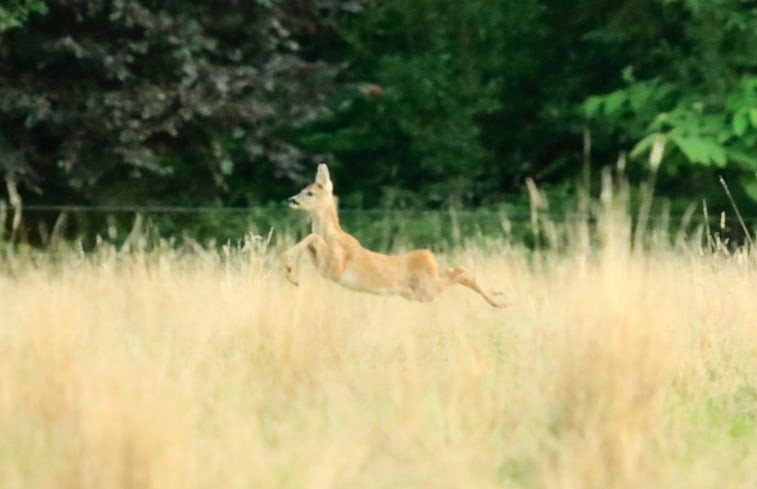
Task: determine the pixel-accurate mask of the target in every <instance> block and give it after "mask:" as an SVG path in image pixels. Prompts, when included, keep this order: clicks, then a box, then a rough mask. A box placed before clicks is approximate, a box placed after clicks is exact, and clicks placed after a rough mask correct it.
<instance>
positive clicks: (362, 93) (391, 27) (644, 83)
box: [0, 0, 757, 232]
mask: <svg viewBox="0 0 757 489" xmlns="http://www.w3.org/2000/svg"><path fill="white" fill-rule="evenodd" d="M46 10H49V13H48V15H44V16H41V15H32V16H29V14H30V13H33V12H45V11H46ZM21 23H24V24H23V27H22V28H16V29H9V27H10V26H16V25H19V24H21ZM0 31H2V33H0V42H1V43H2V48H1V49H0V176H6V175H12V176H13V177H14V178H15V179H16V180H18V181H19V186H20V187H19V188H20V189H21V193H22V194H23V197H24V199H25V201H26V202H27V203H30V202H31V203H33V202H34V201H37V202H44V203H54V202H67V203H71V202H75V203H99V204H138V205H150V204H157V203H162V204H178V205H187V206H193V205H231V206H237V207H238V206H252V205H278V204H277V203H279V202H281V199H283V198H284V197H285V196H287V195H288V194H290V193H291V192H293V191H295V190H296V189H297V188H298V186H299V185H300V184H301V183H302V182H303V181H304V180H309V179H311V178H312V173H313V165H312V163H314V162H315V161H323V160H328V161H329V162H330V166H331V169H332V173H333V175H334V178H335V181H336V187H337V193H338V194H339V196H340V202H341V206H342V208H347V209H349V208H364V207H377V206H382V207H388V208H407V209H410V208H418V207H433V208H439V209H447V208H450V207H454V208H459V207H473V206H492V207H495V206H499V205H501V204H502V202H503V201H507V202H510V201H513V200H520V201H521V203H522V202H523V201H524V200H525V195H526V194H525V192H524V191H523V188H524V181H525V179H526V178H529V177H531V178H534V179H535V181H537V182H538V184H539V186H540V187H542V188H547V189H549V190H550V194H551V195H556V194H558V195H561V196H571V195H574V193H575V187H576V184H577V181H578V180H579V178H580V176H581V171H582V161H583V155H582V135H583V132H584V130H585V129H586V128H587V127H588V129H590V132H591V143H592V146H591V150H592V162H591V165H592V166H594V167H596V166H598V165H606V164H609V163H611V162H613V161H615V160H616V158H617V155H618V153H619V152H620V151H624V150H632V155H633V156H637V157H638V156H640V155H643V154H645V153H646V152H647V151H649V150H650V148H651V147H652V145H653V143H654V141H657V140H658V139H659V138H661V137H662V138H664V139H665V141H666V142H667V144H666V148H667V149H666V154H665V158H664V161H663V164H662V167H661V168H660V174H659V177H658V179H657V183H658V185H659V186H658V190H659V193H660V194H662V195H665V196H667V197H671V198H673V199H676V198H677V199H680V201H681V202H682V203H681V205H680V206H679V207H685V206H686V204H688V202H689V201H690V200H691V199H692V197H693V196H696V199H697V200H699V199H700V198H703V197H706V198H707V199H708V202H710V203H712V199H711V197H712V196H713V194H719V193H721V192H720V188H719V186H718V185H717V179H716V175H717V174H719V173H723V174H724V175H725V176H726V177H727V178H728V181H729V183H736V182H737V181H738V183H740V185H738V189H734V192H735V194H736V197H737V199H738V200H740V201H741V200H744V198H745V196H747V195H751V196H752V197H753V198H754V199H755V202H757V179H756V178H755V177H754V174H755V170H757V76H756V75H755V74H756V73H757V58H755V57H754V54H753V49H751V47H752V46H757V13H755V10H754V7H753V5H752V3H750V2H745V1H742V0H718V1H714V2H713V1H702V0H638V1H637V0H634V1H631V0H623V1H620V2H618V1H615V0H576V1H568V0H560V1H551V2H545V1H543V0H524V1H520V2H512V1H509V0H470V1H466V2H462V3H461V2H453V1H451V0H414V1H412V2H407V1H401V0H379V1H374V0H371V1H368V0H349V1H340V0H306V1H303V2H286V1H283V0H252V1H239V0H222V1H217V2H208V1H207V0H190V1H186V2H173V3H170V2H151V1H148V0H134V1H123V0H117V1H113V2H103V1H101V0H76V1H64V0H47V1H45V2H42V1H41V0H13V1H6V2H4V3H3V6H2V7H0ZM628 170H629V173H630V178H631V179H634V178H636V179H638V178H644V177H645V173H644V171H645V169H644V168H643V167H642V165H631V166H629V168H628ZM599 173H600V172H598V171H593V173H592V177H593V180H594V181H593V182H590V183H593V188H594V189H595V190H596V188H598V178H599ZM35 191H36V193H34V192H35ZM684 201H685V202H684ZM514 205H516V206H517V205H518V204H517V203H516V204H514ZM558 205H559V203H558ZM712 210H713V212H717V210H718V209H717V205H715V206H714V207H713V209H712ZM174 220H175V223H176V228H175V229H176V230H177V232H178V230H179V229H184V228H185V227H191V223H189V222H184V221H181V219H174ZM429 222H430V221H429ZM209 226H210V227H212V226H215V223H211V225H209ZM167 227H170V226H169V225H167Z"/></svg>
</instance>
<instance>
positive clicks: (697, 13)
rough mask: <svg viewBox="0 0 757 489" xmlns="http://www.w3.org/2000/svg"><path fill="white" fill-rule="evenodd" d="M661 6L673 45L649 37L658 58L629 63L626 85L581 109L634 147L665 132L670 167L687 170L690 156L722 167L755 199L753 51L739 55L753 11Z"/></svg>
mask: <svg viewBox="0 0 757 489" xmlns="http://www.w3.org/2000/svg"><path fill="white" fill-rule="evenodd" d="M661 8H662V17H663V19H667V20H663V21H662V26H661V30H662V31H663V32H665V31H670V30H671V29H673V28H675V29H676V31H677V35H680V36H682V38H683V39H679V40H678V49H673V46H672V45H671V42H670V39H667V38H665V37H661V38H659V39H658V40H657V41H656V42H652V43H651V48H652V53H653V54H652V55H651V56H650V57H651V58H656V62H655V63H650V62H649V58H647V59H639V60H635V62H634V63H630V64H629V65H628V66H627V68H626V69H625V70H624V76H623V78H624V81H625V86H623V87H622V88H619V89H617V90H614V91H611V92H609V93H606V94H604V95H599V96H592V97H589V98H588V99H587V100H586V101H585V102H584V104H583V111H584V113H585V114H586V115H587V116H588V117H589V118H591V119H593V120H595V121H602V123H603V124H609V126H610V127H613V128H614V129H615V130H617V131H619V132H621V133H623V134H624V135H625V136H626V137H627V138H628V139H630V141H632V142H634V147H633V151H632V155H640V154H642V153H644V152H645V151H646V150H648V149H649V148H650V147H651V146H652V143H653V141H654V140H655V139H656V138H658V137H660V136H663V137H664V138H665V139H666V140H667V141H668V143H669V146H670V147H672V148H673V149H674V151H673V152H672V153H671V154H670V157H669V158H668V159H666V163H665V164H666V165H670V166H671V167H672V168H671V171H670V172H669V173H670V174H671V175H675V176H684V177H685V175H681V173H682V172H683V170H684V169H686V168H688V167H689V166H690V165H692V164H693V165H701V166H704V167H711V168H712V170H713V171H721V169H728V170H730V171H731V172H732V173H735V174H736V175H738V176H739V177H740V179H741V181H742V184H743V187H744V189H745V190H747V192H749V193H751V194H752V196H753V197H754V198H755V199H757V193H754V190H755V185H754V181H755V177H754V176H755V171H757V124H755V123H757V77H756V76H754V74H753V73H755V71H757V58H754V57H753V56H751V57H749V56H744V55H743V54H744V49H745V47H746V46H755V45H757V13H756V12H755V11H754V9H750V8H749V6H748V5H747V4H746V3H745V2H739V1H736V0H729V1H725V0H724V1H721V2H699V1H665V2H661ZM681 49H685V52H681V51H680V50H681ZM645 62H646V63H648V64H645ZM637 72H638V73H639V75H637Z"/></svg>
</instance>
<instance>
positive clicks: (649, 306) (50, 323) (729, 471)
mask: <svg viewBox="0 0 757 489" xmlns="http://www.w3.org/2000/svg"><path fill="white" fill-rule="evenodd" d="M629 236H630V235H629V232H628V227H627V225H626V224H624V223H623V221H622V220H621V221H620V222H619V223H615V224H607V223H605V226H604V228H603V230H601V231H600V232H599V233H598V237H597V239H596V240H592V242H590V243H587V244H585V245H583V246H580V245H579V243H574V245H573V246H570V247H566V248H564V249H555V248H550V249H544V250H542V251H534V250H532V249H531V250H529V249H526V248H524V247H521V246H518V245H516V244H513V243H508V242H505V241H502V242H497V243H489V244H488V245H487V246H478V245H473V244H467V245H465V244H464V245H461V246H459V247H456V248H454V249H451V250H450V251H448V252H446V253H445V254H444V255H443V256H442V257H441V259H442V261H443V262H444V263H445V264H450V265H451V264H461V265H464V266H466V267H468V268H469V269H471V270H472V271H473V272H474V273H475V274H476V275H477V276H478V277H479V278H480V281H481V282H482V283H483V284H485V285H486V286H489V287H493V288H498V289H500V290H502V291H504V292H505V295H506V297H507V299H508V301H509V303H510V306H509V307H508V308H506V309H504V310H497V309H493V308H491V307H489V306H488V305H487V304H486V303H485V302H484V301H483V300H482V299H481V298H480V297H478V296H477V295H475V294H473V293H471V292H470V291H469V290H466V289H464V288H462V287H458V288H455V289H452V290H450V291H448V292H447V293H445V294H444V295H443V296H442V297H441V298H440V299H439V300H437V301H435V302H432V303H427V304H420V303H412V302H407V301H405V300H404V299H402V298H398V297H378V296H373V295H367V294H360V293H356V292H352V291H349V290H346V289H343V288H340V287H338V286H336V285H334V284H331V283H328V282H325V281H324V280H323V279H321V278H320V277H318V276H317V275H315V273H314V272H313V271H312V268H311V267H310V266H309V265H308V264H306V263H304V262H303V264H302V267H301V270H302V272H301V280H300V282H301V285H300V287H294V286H292V285H290V284H289V283H288V282H286V281H285V279H284V278H283V274H282V272H281V270H280V269H279V267H278V264H277V258H276V256H277V255H276V254H277V251H278V250H277V249H275V248H271V247H268V246H266V245H265V243H264V241H263V240H260V239H258V238H255V237H250V238H249V239H247V240H246V241H245V242H244V243H240V244H239V245H238V246H233V245H229V246H225V247H220V248H217V249H215V248H213V249H207V248H203V247H200V246H194V247H190V246H185V247H176V246H163V247H160V246H156V247H153V248H152V249H149V250H146V249H140V248H139V247H133V248H132V249H126V248H118V247H116V246H113V245H109V244H107V243H101V244H100V245H98V247H97V248H96V249H95V250H94V251H92V252H89V253H80V252H77V251H76V250H67V251H61V252H57V253H49V254H45V255H40V256H36V258H34V259H30V258H28V257H26V258H24V257H21V256H18V255H14V256H11V255H10V254H6V255H5V259H4V261H2V263H1V268H0V359H1V360H0V487H3V488H5V489H16V488H24V489H27V488H55V489H58V488H72V489H74V488H76V489H88V488H93V489H94V488H97V489H100V488H150V487H152V488H160V489H173V488H176V489H179V488H181V489H190V488H219V487H223V488H240V489H242V488H245V489H246V488H256V489H264V488H293V489H294V488H297V489H300V488H312V489H321V488H323V489H326V488H366V489H369V488H435V489H443V488H482V489H483V488H494V487H518V488H521V487H522V488H564V489H574V488H575V489H587V488H604V489H610V488H666V489H675V488H681V489H683V488H686V489H698V488H702V489H705V488H717V489H726V488H729V489H730V488H744V489H751V488H754V487H757V384H756V383H755V382H756V379H757V319H755V318H757V301H756V300H755V291H757V257H755V255H754V254H753V253H750V252H748V251H747V250H745V249H730V250H728V249H726V248H725V247H720V248H718V249H711V248H707V247H704V246H702V244H701V243H702V240H701V239H700V240H699V241H696V242H692V241H687V242H685V243H678V244H670V241H671V240H659V241H657V242H655V241H654V240H652V241H650V244H648V246H645V247H644V251H639V249H638V248H634V249H636V251H633V249H632V246H631V243H630V238H629ZM655 243H656V244H655Z"/></svg>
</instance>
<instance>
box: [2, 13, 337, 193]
mask: <svg viewBox="0 0 757 489" xmlns="http://www.w3.org/2000/svg"><path fill="white" fill-rule="evenodd" d="M349 3H350V2H347V4H349ZM38 4H39V3H38V2H26V3H24V5H28V6H31V7H29V8H34V7H33V6H34V5H38ZM18 5H22V4H20V3H19V4H18ZM48 7H49V10H50V12H49V15H47V16H45V17H37V18H32V19H30V20H29V22H28V24H27V25H26V27H25V28H24V29H13V30H9V31H7V32H5V33H4V34H2V36H3V38H2V46H3V47H2V49H1V50H0V154H1V155H2V156H0V165H2V166H1V167H0V169H1V170H2V171H4V172H5V173H13V174H14V175H15V176H16V177H18V178H19V179H20V180H21V181H23V182H24V183H25V185H26V188H27V189H28V188H36V189H37V190H38V191H40V192H44V199H45V201H47V202H50V201H54V200H63V199H65V200H68V201H71V200H78V201H88V202H101V203H102V202H139V203H145V202H148V201H150V200H154V201H162V202H166V201H174V202H193V203H197V202H213V201H217V200H218V199H224V200H227V201H230V200H233V199H234V198H237V199H245V198H247V194H243V192H247V193H248V194H250V195H254V193H255V189H256V185H257V188H258V189H260V187H261V186H262V184H261V182H262V181H263V180H264V177H265V179H275V178H281V177H292V176H294V175H295V174H296V173H297V170H298V168H299V167H300V165H301V164H302V162H303V161H304V159H305V156H304V155H303V154H302V153H301V152H300V151H299V150H298V149H297V148H295V147H293V146H292V145H291V144H289V143H287V142H286V141H285V140H283V139H282V138H281V137H279V136H278V135H277V132H276V128H278V127H280V126H282V125H295V124H298V123H301V122H302V121H306V120H309V119H311V118H313V116H314V115H315V114H317V113H318V110H319V106H320V105H321V103H322V101H323V100H324V98H325V94H326V93H328V91H329V90H330V88H331V86H332V80H333V75H334V73H335V70H334V68H333V67H332V66H330V65H329V64H328V63H325V62H323V61H322V60H321V59H319V58H318V56H317V53H315V55H313V53H312V52H305V53H304V54H303V49H302V46H303V44H306V43H307V42H308V40H309V38H310V37H312V36H314V35H317V34H318V33H319V32H321V31H323V30H326V29H328V26H327V20H328V18H329V17H330V16H331V15H332V14H333V12H335V11H339V10H340V9H343V8H345V6H344V5H343V4H341V3H340V2H336V1H326V0H320V1H317V0H313V1H309V2H297V3H295V2H283V1H270V0H255V1H239V0H225V1H220V2H212V3H211V2H206V1H200V0H194V1H187V2H152V1H148V0H129V1H123V0H116V1H113V2H103V1H100V0H76V1H68V0H67V1H63V0H49V1H48ZM11 12H12V13H13V15H15V18H19V15H20V14H19V13H18V12H20V11H19V10H17V9H16V10H12V11H11ZM239 182H241V183H239ZM245 183H246V185H245ZM234 192H237V193H236V194H235V193H234Z"/></svg>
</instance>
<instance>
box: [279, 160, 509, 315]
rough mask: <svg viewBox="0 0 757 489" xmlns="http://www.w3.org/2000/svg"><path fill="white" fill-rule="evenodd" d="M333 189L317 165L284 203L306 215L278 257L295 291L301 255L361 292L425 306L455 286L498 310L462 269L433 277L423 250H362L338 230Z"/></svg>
mask: <svg viewBox="0 0 757 489" xmlns="http://www.w3.org/2000/svg"><path fill="white" fill-rule="evenodd" d="M333 190H334V185H333V184H332V182H331V177H330V176H329V170H328V168H327V167H326V165H325V164H320V165H318V171H317V173H316V177H315V182H314V183H312V184H310V185H308V186H307V187H305V188H304V189H302V191H301V192H300V193H298V194H297V195H295V196H294V197H291V198H289V207H291V208H293V209H299V210H303V211H306V212H308V213H309V214H310V218H311V219H312V230H311V233H310V234H308V235H307V236H306V237H305V238H304V239H303V240H302V241H300V242H299V243H297V244H295V245H294V246H292V247H291V248H289V249H288V250H286V251H285V252H284V253H283V255H282V261H283V263H284V268H285V269H286V276H287V279H289V281H290V282H292V283H293V284H294V285H299V283H298V282H297V279H296V278H295V277H294V274H293V267H294V266H295V265H296V264H297V262H298V261H299V258H300V256H301V254H302V253H303V252H305V251H307V254H308V256H309V257H310V259H311V261H312V262H313V265H314V266H315V268H316V269H317V270H318V273H320V274H321V275H322V276H324V277H326V278H327V279H330V280H333V281H334V282H337V283H338V284H340V285H342V286H344V287H348V288H350V289H353V290H358V291H361V292H371V293H374V294H382V295H389V294H397V295H401V296H402V297H404V298H405V299H409V300H415V301H423V302H426V301H431V300H433V299H434V298H436V297H437V296H438V295H439V294H441V293H442V292H443V291H444V290H445V289H447V288H448V287H450V286H452V285H455V284H461V285H464V286H466V287H468V288H470V289H473V290H474V291H476V292H478V293H479V294H481V296H482V297H483V298H484V299H486V302H488V303H489V304H491V305H492V306H494V307H504V306H505V305H506V304H505V303H504V302H503V301H501V300H500V299H499V298H498V297H496V296H498V295H501V294H500V293H499V292H492V293H489V292H486V291H484V290H483V289H482V288H481V287H480V286H479V284H478V282H476V279H475V278H474V277H473V276H472V275H471V274H470V273H468V271H466V270H465V269H464V268H463V267H454V268H449V269H447V271H445V272H444V273H443V274H442V275H439V272H438V268H437V265H436V259H435V258H434V255H433V254H432V253H431V251H429V250H425V249H423V250H414V251H410V252H408V253H404V254H401V255H384V254H381V253H376V252H374V251H371V250H368V249H366V248H363V246H362V245H361V244H360V242H359V241H358V240H357V239H356V238H355V237H354V236H352V235H350V234H348V233H347V232H345V231H344V230H342V227H341V226H340V225H339V216H338V215H337V209H336V200H335V197H334V194H333Z"/></svg>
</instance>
